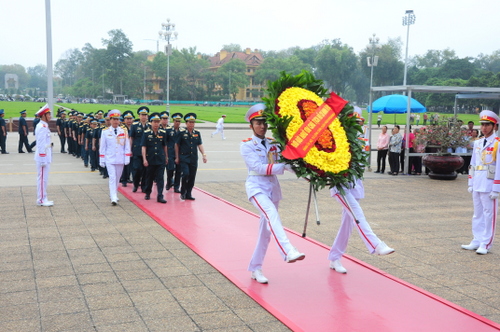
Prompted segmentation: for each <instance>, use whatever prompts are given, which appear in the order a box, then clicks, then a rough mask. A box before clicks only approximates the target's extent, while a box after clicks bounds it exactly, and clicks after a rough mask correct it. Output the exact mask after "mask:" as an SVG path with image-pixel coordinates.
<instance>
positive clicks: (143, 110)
mask: <svg viewBox="0 0 500 332" xmlns="http://www.w3.org/2000/svg"><path fill="white" fill-rule="evenodd" d="M137 114H138V115H139V122H136V123H134V124H133V125H132V128H131V129H130V143H131V144H130V145H131V146H132V178H133V181H134V188H133V189H132V192H134V193H135V192H136V191H137V188H139V186H141V190H142V192H144V191H145V190H146V170H145V168H144V161H143V160H142V146H141V143H142V135H143V134H144V132H145V131H146V130H147V129H149V128H150V126H149V123H148V114H149V108H148V107H146V106H141V107H139V109H138V110H137Z"/></svg>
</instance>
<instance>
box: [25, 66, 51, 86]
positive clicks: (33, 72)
mask: <svg viewBox="0 0 500 332" xmlns="http://www.w3.org/2000/svg"><path fill="white" fill-rule="evenodd" d="M28 74H29V75H30V81H29V83H28V87H30V88H34V89H37V88H38V89H39V90H42V91H46V90H47V66H45V65H37V66H35V67H28Z"/></svg>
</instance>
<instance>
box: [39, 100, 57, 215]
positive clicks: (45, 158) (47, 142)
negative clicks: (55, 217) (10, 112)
mask: <svg viewBox="0 0 500 332" xmlns="http://www.w3.org/2000/svg"><path fill="white" fill-rule="evenodd" d="M36 115H37V116H38V117H39V118H40V122H38V124H37V125H36V128H35V133H36V153H35V162H36V170H37V174H38V175H37V182H36V187H37V188H36V189H37V198H36V204H37V205H38V206H52V205H54V202H53V201H49V200H48V198H47V185H48V182H49V172H50V164H51V163H52V141H51V136H50V128H49V122H50V118H51V115H52V113H51V112H50V109H49V105H48V104H46V105H45V106H43V107H42V108H41V109H40V110H39V111H38V112H36Z"/></svg>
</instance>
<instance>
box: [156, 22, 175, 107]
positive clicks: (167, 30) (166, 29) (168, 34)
mask: <svg viewBox="0 0 500 332" xmlns="http://www.w3.org/2000/svg"><path fill="white" fill-rule="evenodd" d="M161 26H162V30H161V31H160V32H158V34H159V35H160V38H163V39H165V40H166V41H167V47H166V48H165V53H166V54H167V112H168V113H169V114H170V54H171V53H172V45H171V44H170V41H174V40H177V35H178V33H177V31H175V24H174V23H170V19H169V18H167V23H162V24H161Z"/></svg>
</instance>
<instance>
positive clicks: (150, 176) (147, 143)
mask: <svg viewBox="0 0 500 332" xmlns="http://www.w3.org/2000/svg"><path fill="white" fill-rule="evenodd" d="M160 120H161V119H160V114H159V113H153V114H151V116H150V117H149V122H150V124H151V128H149V129H146V131H144V134H143V135H142V143H141V146H142V159H143V163H144V167H146V190H145V193H146V196H145V199H146V200H149V199H150V195H151V191H152V189H153V181H154V182H156V190H157V197H156V201H157V202H158V203H163V204H165V203H167V201H166V200H165V199H164V198H163V185H164V179H163V174H164V173H165V165H166V164H167V162H168V152H167V132H166V131H165V130H163V129H160Z"/></svg>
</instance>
